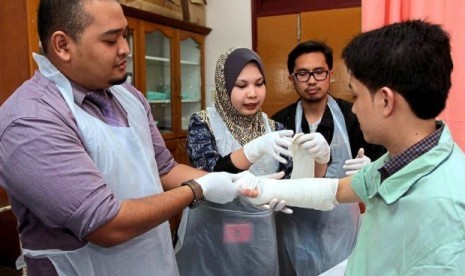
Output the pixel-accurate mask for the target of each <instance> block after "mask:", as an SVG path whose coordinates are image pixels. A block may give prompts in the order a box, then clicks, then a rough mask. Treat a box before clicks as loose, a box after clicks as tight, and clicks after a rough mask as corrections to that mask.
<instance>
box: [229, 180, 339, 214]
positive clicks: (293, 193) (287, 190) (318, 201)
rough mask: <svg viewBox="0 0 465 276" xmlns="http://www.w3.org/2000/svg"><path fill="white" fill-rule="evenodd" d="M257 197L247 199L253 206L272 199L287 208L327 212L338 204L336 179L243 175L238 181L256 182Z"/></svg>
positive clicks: (337, 181) (337, 183)
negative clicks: (269, 177)
mask: <svg viewBox="0 0 465 276" xmlns="http://www.w3.org/2000/svg"><path fill="white" fill-rule="evenodd" d="M257 180H258V183H257V189H258V196H257V197H255V198H249V197H247V200H249V201H250V202H251V203H252V204H254V205H262V204H265V203H269V202H271V201H272V200H273V199H280V200H284V201H285V203H286V204H287V205H288V206H295V207H301V208H311V209H316V210H321V211H329V210H332V209H333V208H334V207H336V205H337V204H339V203H338V202H337V200H336V192H337V187H338V185H339V180H338V179H332V178H300V179H285V180H276V179H264V178H258V177H255V176H254V175H253V174H248V175H244V177H242V178H241V179H240V181H238V182H237V183H238V185H239V187H241V185H240V182H242V181H246V182H249V183H253V182H257Z"/></svg>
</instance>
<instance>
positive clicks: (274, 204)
mask: <svg viewBox="0 0 465 276" xmlns="http://www.w3.org/2000/svg"><path fill="white" fill-rule="evenodd" d="M283 176H284V172H283V171H281V172H278V173H273V174H269V175H263V176H258V177H257V178H259V179H262V178H268V179H281V178H283ZM257 184H258V183H255V187H254V189H255V188H256V185H257ZM242 186H243V185H242ZM259 207H260V208H262V209H265V210H270V209H271V210H273V211H274V212H283V213H285V214H292V213H293V212H294V211H292V209H291V208H288V207H286V201H284V200H278V199H277V198H273V199H272V200H271V201H270V202H269V203H267V204H263V205H261V206H259Z"/></svg>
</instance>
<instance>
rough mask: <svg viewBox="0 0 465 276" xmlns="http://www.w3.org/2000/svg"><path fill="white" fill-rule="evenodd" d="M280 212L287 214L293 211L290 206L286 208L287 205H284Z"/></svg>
mask: <svg viewBox="0 0 465 276" xmlns="http://www.w3.org/2000/svg"><path fill="white" fill-rule="evenodd" d="M281 212H283V213H284V214H288V215H290V214H292V213H294V211H293V210H292V209H291V208H288V207H284V208H283V209H282V210H281Z"/></svg>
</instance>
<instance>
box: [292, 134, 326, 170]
mask: <svg viewBox="0 0 465 276" xmlns="http://www.w3.org/2000/svg"><path fill="white" fill-rule="evenodd" d="M294 143H296V144H298V145H300V146H301V147H302V148H304V149H305V150H307V152H308V153H310V154H311V156H313V157H314V158H315V162H317V163H318V164H325V163H328V162H329V157H330V149H329V145H328V142H326V139H325V137H323V135H321V133H319V132H314V133H307V134H304V135H301V136H299V137H297V138H296V139H295V140H294Z"/></svg>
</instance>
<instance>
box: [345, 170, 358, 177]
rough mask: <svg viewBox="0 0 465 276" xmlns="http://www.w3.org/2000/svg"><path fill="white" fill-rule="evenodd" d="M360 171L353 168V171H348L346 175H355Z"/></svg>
mask: <svg viewBox="0 0 465 276" xmlns="http://www.w3.org/2000/svg"><path fill="white" fill-rule="evenodd" d="M357 172H358V170H351V171H346V176H351V175H354V174H356V173H357Z"/></svg>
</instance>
